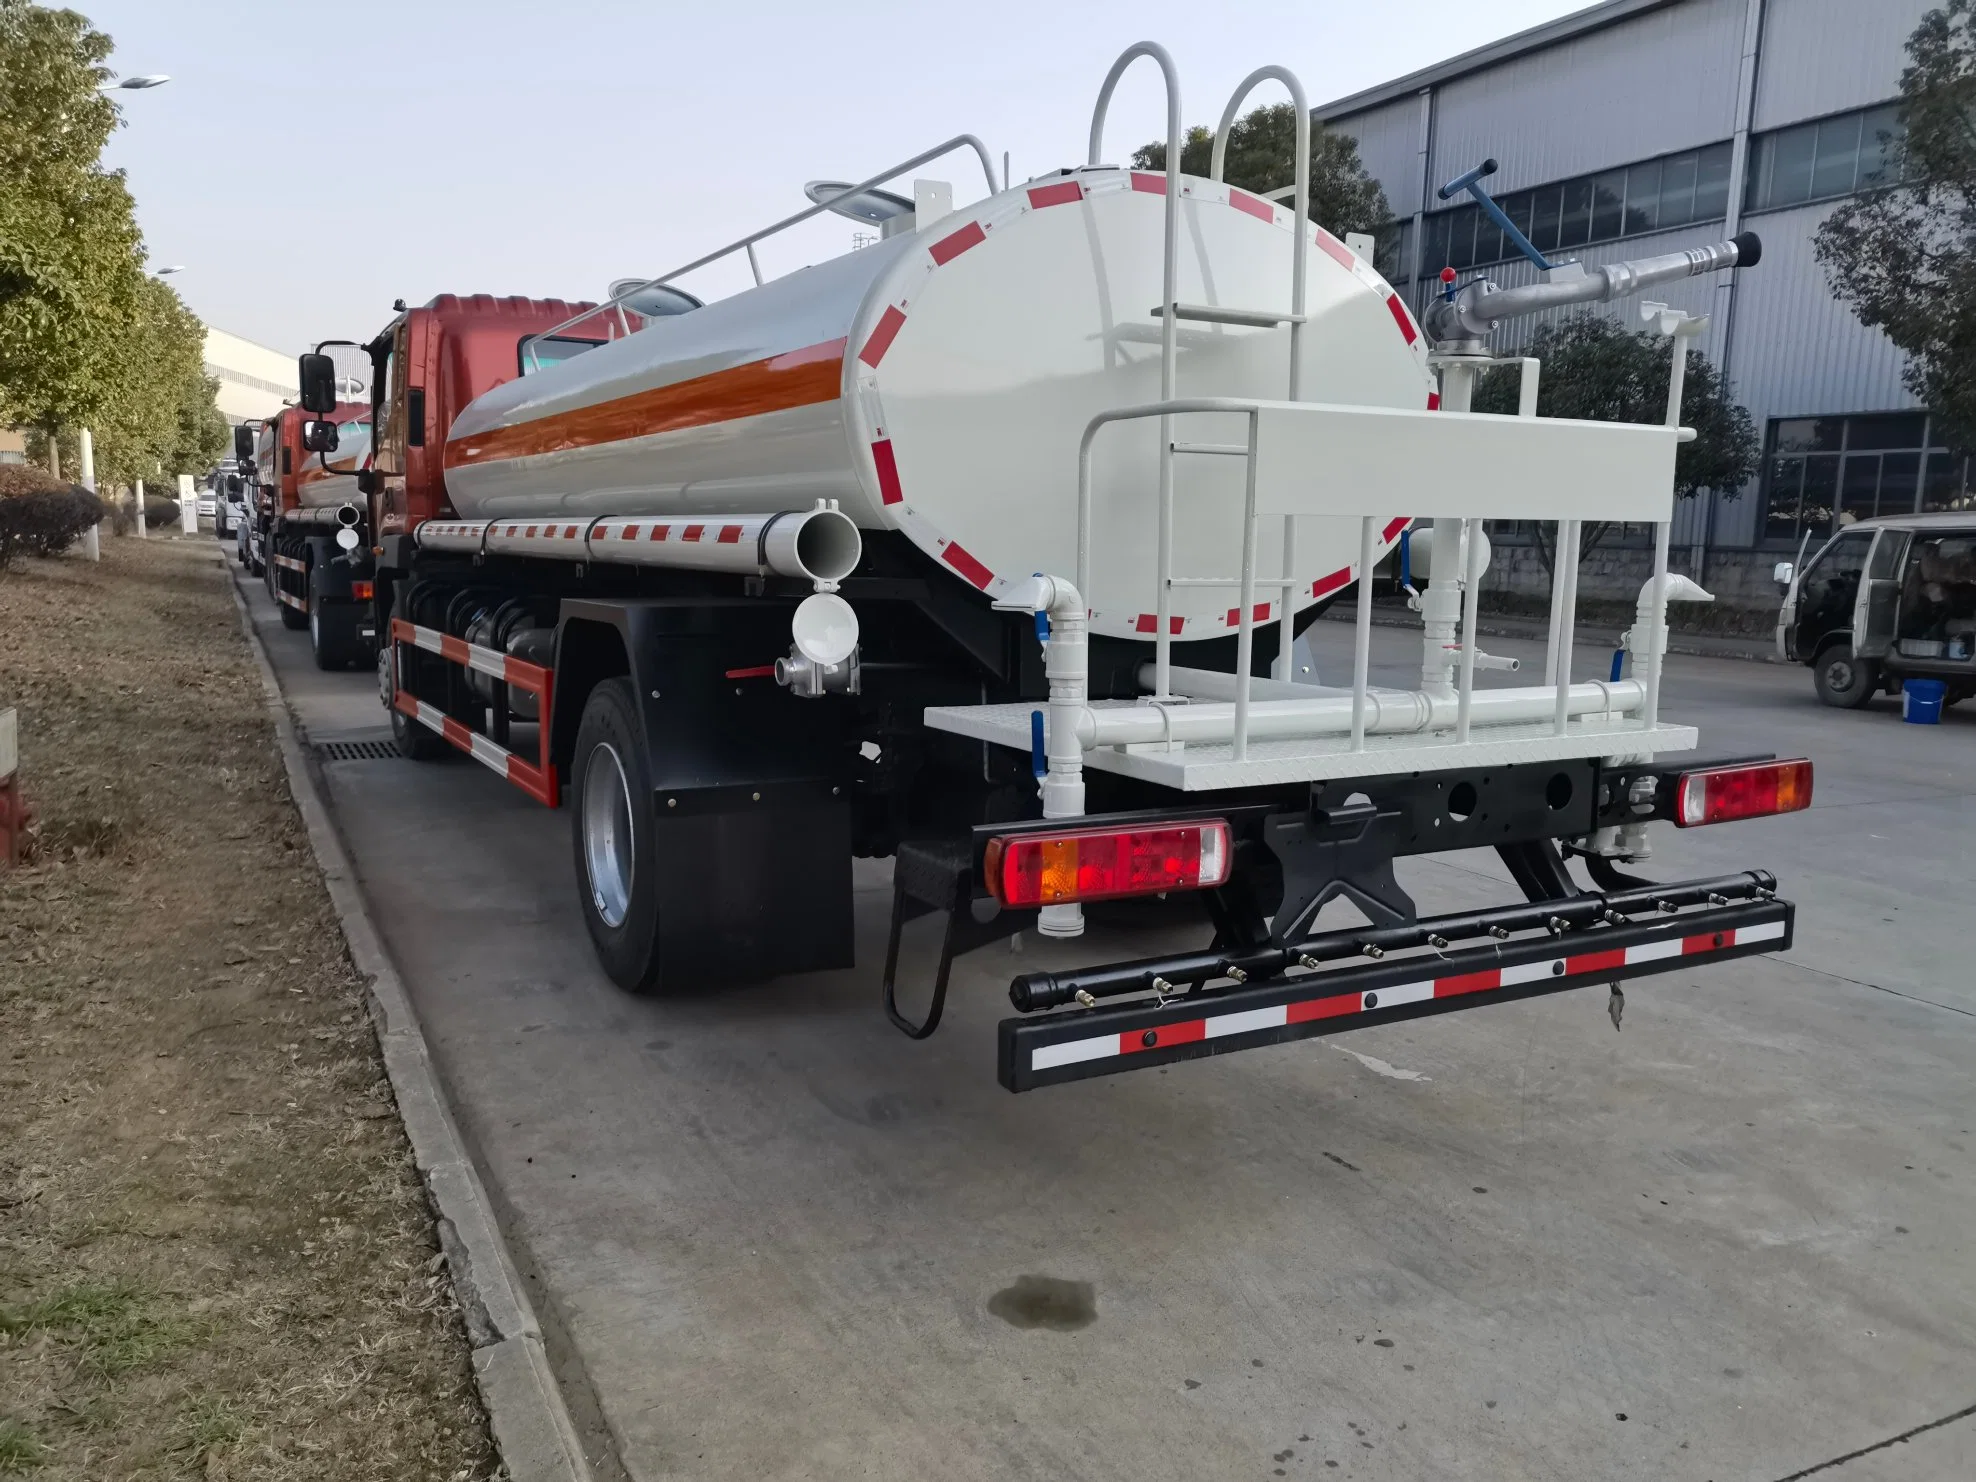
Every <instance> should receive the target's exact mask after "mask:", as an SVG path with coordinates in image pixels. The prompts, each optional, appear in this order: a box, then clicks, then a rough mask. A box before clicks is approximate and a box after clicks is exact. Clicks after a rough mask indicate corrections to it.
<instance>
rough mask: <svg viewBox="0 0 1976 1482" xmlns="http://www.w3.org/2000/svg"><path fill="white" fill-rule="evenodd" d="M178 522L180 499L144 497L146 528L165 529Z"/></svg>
mask: <svg viewBox="0 0 1976 1482" xmlns="http://www.w3.org/2000/svg"><path fill="white" fill-rule="evenodd" d="M177 523H178V501H177V500H176V499H153V498H151V497H150V496H149V495H146V496H145V499H144V528H145V529H147V530H164V529H168V528H169V527H171V526H173V525H176V524H177Z"/></svg>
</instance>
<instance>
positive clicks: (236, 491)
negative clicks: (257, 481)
mask: <svg viewBox="0 0 1976 1482" xmlns="http://www.w3.org/2000/svg"><path fill="white" fill-rule="evenodd" d="M226 492H227V493H228V494H230V495H232V496H233V497H234V498H235V499H238V498H239V497H240V475H239V474H237V473H230V474H228V475H227V476H226Z"/></svg>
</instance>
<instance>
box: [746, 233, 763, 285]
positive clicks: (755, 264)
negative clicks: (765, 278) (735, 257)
mask: <svg viewBox="0 0 1976 1482" xmlns="http://www.w3.org/2000/svg"><path fill="white" fill-rule="evenodd" d="M747 246H748V271H749V272H751V273H753V274H754V275H755V287H757V288H760V287H761V286H762V265H761V263H760V262H759V261H757V260H756V257H755V244H754V243H753V242H750V243H748V244H747Z"/></svg>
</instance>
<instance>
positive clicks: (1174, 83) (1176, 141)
mask: <svg viewBox="0 0 1976 1482" xmlns="http://www.w3.org/2000/svg"><path fill="white" fill-rule="evenodd" d="M1140 57H1150V58H1152V60H1153V61H1154V63H1156V64H1157V65H1158V67H1159V69H1160V75H1161V76H1162V77H1164V78H1165V79H1166V223H1165V225H1166V234H1165V253H1164V256H1165V265H1164V267H1163V269H1162V271H1161V275H1160V304H1161V308H1160V400H1161V401H1171V400H1172V399H1173V395H1174V390H1175V385H1176V381H1177V374H1176V361H1177V356H1178V346H1179V339H1178V338H1177V330H1178V328H1179V316H1178V315H1177V314H1175V313H1174V308H1175V306H1176V304H1177V302H1178V287H1177V277H1178V265H1179V261H1180V74H1179V73H1178V72H1177V71H1176V70H1175V68H1174V65H1173V57H1172V55H1171V54H1170V53H1169V52H1168V51H1167V49H1166V48H1165V47H1163V46H1161V45H1160V44H1159V43H1158V42H1157V41H1140V42H1136V43H1134V44H1133V45H1131V46H1128V47H1127V48H1126V49H1125V50H1124V51H1123V52H1121V53H1120V54H1119V58H1118V60H1117V61H1115V62H1113V63H1112V65H1111V71H1109V72H1107V73H1106V74H1105V85H1104V86H1103V87H1101V88H1099V89H1098V106H1097V107H1096V108H1094V109H1092V111H1091V149H1090V157H1089V159H1088V161H1087V163H1089V164H1091V165H1093V166H1095V165H1097V164H1098V163H1099V160H1098V155H1099V153H1100V151H1102V150H1103V148H1104V143H1105V114H1106V112H1107V111H1109V109H1110V108H1111V100H1112V93H1113V91H1114V90H1115V89H1116V88H1117V87H1118V80H1119V78H1121V77H1123V76H1124V75H1125V69H1126V68H1127V67H1130V66H1131V65H1132V64H1133V63H1134V62H1136V61H1137V60H1138V59H1139V58H1140ZM1159 560H1160V570H1161V571H1170V570H1172V568H1173V419H1172V418H1171V417H1162V418H1161V419H1160V507H1159ZM1078 590H1079V591H1084V590H1086V589H1085V588H1084V587H1083V585H1082V584H1081V583H1080V585H1079V587H1078ZM1172 605H1173V598H1172V595H1171V594H1170V593H1169V592H1168V590H1167V587H1166V584H1165V583H1164V582H1162V583H1160V588H1159V593H1158V597H1157V601H1156V602H1155V604H1154V607H1155V613H1156V616H1155V619H1154V621H1155V622H1156V624H1157V627H1156V628H1155V630H1154V634H1153V667H1154V671H1155V675H1156V680H1157V683H1156V686H1155V687H1156V689H1157V691H1158V693H1159V694H1160V695H1161V696H1162V697H1164V696H1165V694H1166V692H1167V681H1168V678H1169V676H1170V674H1171V672H1172V667H1173V664H1172V655H1171V653H1170V648H1171V640H1170V639H1169V637H1168V634H1167V629H1168V627H1169V626H1171V625H1170V624H1169V623H1168V622H1167V617H1168V610H1169V609H1170V608H1171V607H1172Z"/></svg>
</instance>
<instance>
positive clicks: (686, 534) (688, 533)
mask: <svg viewBox="0 0 1976 1482" xmlns="http://www.w3.org/2000/svg"><path fill="white" fill-rule="evenodd" d="M706 533H707V527H706V526H705V525H688V526H687V527H686V528H685V529H684V530H682V531H680V532H679V538H680V539H681V540H698V539H699V538H700V537H701V536H702V535H705V534H706Z"/></svg>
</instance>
